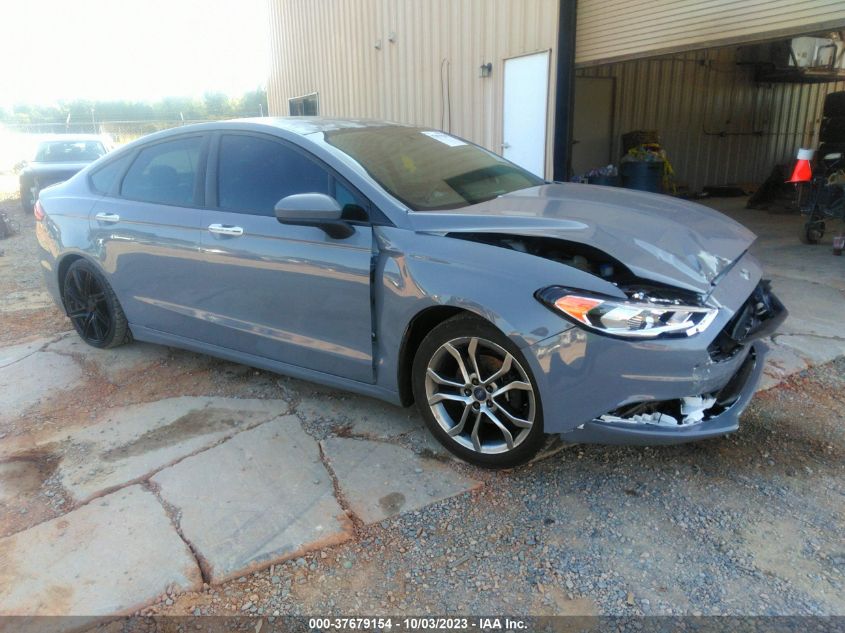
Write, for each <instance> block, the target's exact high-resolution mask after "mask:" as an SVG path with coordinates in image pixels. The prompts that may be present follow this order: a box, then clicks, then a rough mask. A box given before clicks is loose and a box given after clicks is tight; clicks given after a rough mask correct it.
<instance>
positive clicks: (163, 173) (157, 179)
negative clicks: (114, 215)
mask: <svg viewBox="0 0 845 633" xmlns="http://www.w3.org/2000/svg"><path fill="white" fill-rule="evenodd" d="M202 142H203V139H202V138H201V137H199V136H195V137H191V138H183V139H178V140H175V141H167V142H164V143H156V144H155V145H152V146H150V147H147V148H145V149H142V150H141V152H140V153H139V154H138V157H137V158H136V159H135V162H133V163H132V166H131V167H130V168H129V171H127V172H126V176H125V177H124V179H123V186H122V187H121V190H120V193H121V195H122V196H124V197H126V198H132V199H133V200H142V201H144V202H155V203H158V204H172V205H178V206H188V205H191V204H193V202H194V183H195V181H196V175H197V170H198V164H199V160H200V149H201V148H202Z"/></svg>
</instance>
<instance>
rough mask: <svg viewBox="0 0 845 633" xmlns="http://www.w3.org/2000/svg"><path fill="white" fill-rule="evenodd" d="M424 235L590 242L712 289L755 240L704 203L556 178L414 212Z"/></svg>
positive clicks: (699, 288) (652, 273) (640, 271)
mask: <svg viewBox="0 0 845 633" xmlns="http://www.w3.org/2000/svg"><path fill="white" fill-rule="evenodd" d="M410 215H411V222H412V226H413V228H414V230H416V231H419V232H425V233H436V234H448V233H506V234H511V235H522V236H528V235H531V236H543V237H551V238H557V239H561V240H568V241H571V242H579V243H583V244H588V245H590V246H593V247H595V248H598V249H600V250H602V251H604V252H605V253H607V254H608V255H610V256H612V257H614V258H616V259H618V260H619V261H620V262H622V263H623V264H625V265H626V266H627V267H628V268H629V269H630V270H631V271H632V272H633V273H634V274H635V275H637V276H639V277H642V278H644V279H651V280H653V281H658V282H661V283H666V284H670V285H673V286H677V287H680V288H685V289H687V290H692V291H695V292H700V293H704V294H707V293H709V291H710V289H711V288H712V286H713V284H714V280H716V278H717V277H718V276H719V275H720V274H721V273H722V272H723V271H724V270H725V269H727V268H728V267H730V265H731V263H732V262H734V261H735V260H736V259H737V258H738V257H739V256H740V255H742V254H743V253H744V252H745V251H746V250H748V247H749V246H750V245H751V243H752V242H753V241H754V240H755V239H756V236H755V235H754V233H752V232H751V231H749V230H748V229H746V228H745V227H744V226H742V225H741V224H739V223H737V222H735V221H733V220H731V219H730V218H728V217H727V216H725V215H722V214H721V213H718V212H717V211H713V210H712V209H709V208H707V207H705V206H702V205H700V204H695V203H692V202H688V201H686V200H681V199H679V198H672V197H669V196H665V195H658V194H652V193H643V192H640V191H632V190H629V189H618V188H613V187H597V186H593V185H580V184H551V185H542V186H539V187H532V188H530V189H523V190H520V191H515V192H513V193H510V194H507V195H504V196H500V197H498V198H495V199H494V200H490V201H488V202H483V203H480V204H476V205H472V206H469V207H465V208H462V209H456V210H453V211H426V212H415V213H412V214H410Z"/></svg>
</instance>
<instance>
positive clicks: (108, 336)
mask: <svg viewBox="0 0 845 633" xmlns="http://www.w3.org/2000/svg"><path fill="white" fill-rule="evenodd" d="M62 301H63V303H64V307H65V312H66V313H67V315H68V317H70V320H71V322H72V323H73V327H74V329H75V330H76V333H77V334H79V337H80V338H81V339H82V340H83V341H85V342H86V343H88V345H91V346H92V347H98V348H100V349H107V348H112V347H118V346H119V345H123V344H124V343H128V342H129V341H131V340H132V333H131V332H130V331H129V323H128V322H127V320H126V315H125V314H124V313H123V308H121V307H120V302H119V301H118V300H117V296H116V295H115V294H114V291H113V290H112V287H111V286H110V285H109V282H108V281H106V278H105V276H104V275H103V274H102V273H101V272H100V271H99V269H98V268H97V267H96V266H94V265H93V264H92V263H90V262H88V261H87V260H84V259H77V260H76V261H75V262H73V263H72V264H71V265H70V266H69V267H68V269H67V272H66V273H65V277H64V280H63V283H62Z"/></svg>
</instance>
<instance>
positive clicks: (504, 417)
mask: <svg viewBox="0 0 845 633" xmlns="http://www.w3.org/2000/svg"><path fill="white" fill-rule="evenodd" d="M411 382H412V387H413V391H414V398H415V400H416V402H417V406H418V407H419V409H420V411H421V413H422V416H423V419H424V420H425V423H426V425H427V426H428V428H429V430H430V431H431V433H432V434H433V435H434V437H435V438H437V440H438V441H439V442H440V443H441V444H443V446H444V447H445V448H446V449H448V450H449V451H450V452H452V453H453V454H455V455H457V456H458V457H460V458H461V459H463V460H465V461H467V462H470V463H472V464H475V465H477V466H482V467H484V468H511V467H514V466H518V465H520V464H523V463H525V462H527V461H528V460H530V459H531V458H532V457H534V455H535V454H536V453H537V451H539V450H540V447H541V446H542V444H543V439H544V435H543V413H542V404H541V402H540V394H539V392H538V390H537V386H536V381H535V380H534V376H533V375H532V373H531V370H530V368H529V367H528V363H526V362H525V359H524V357H523V356H522V353H521V352H520V351H519V349H518V348H517V347H516V345H514V344H513V342H512V341H511V340H510V339H508V338H507V337H506V336H504V335H503V334H502V333H501V332H499V330H497V329H496V328H495V327H493V326H492V325H491V324H490V323H488V322H486V321H484V320H482V319H480V318H478V317H473V316H463V315H461V316H457V317H453V318H451V319H449V320H448V321H444V322H443V323H441V324H440V325H438V326H437V327H435V328H434V329H433V330H432V331H431V332H429V334H428V335H427V336H426V337H425V339H423V341H422V343H421V344H420V346H419V349H418V350H417V353H416V355H415V357H414V364H413V368H412V374H411Z"/></svg>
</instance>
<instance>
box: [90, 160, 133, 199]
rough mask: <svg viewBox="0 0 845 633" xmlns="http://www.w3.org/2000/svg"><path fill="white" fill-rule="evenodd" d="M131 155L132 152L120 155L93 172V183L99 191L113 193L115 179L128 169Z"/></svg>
mask: <svg viewBox="0 0 845 633" xmlns="http://www.w3.org/2000/svg"><path fill="white" fill-rule="evenodd" d="M131 157H132V154H131V153H130V154H124V155H123V156H119V157H118V158H115V159H114V160H110V161H109V162H108V163H106V164H105V165H103V166H102V167H100V168H99V169H97V171H95V172H94V173H93V174H91V184H92V185H93V186H94V189H95V190H96V191H98V192H99V193H111V191H112V187H113V186H114V181H115V179H116V178H117V177H118V176H119V175H120V174H121V173H123V170H124V169H126V165H128V164H129V159H130V158H131Z"/></svg>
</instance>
